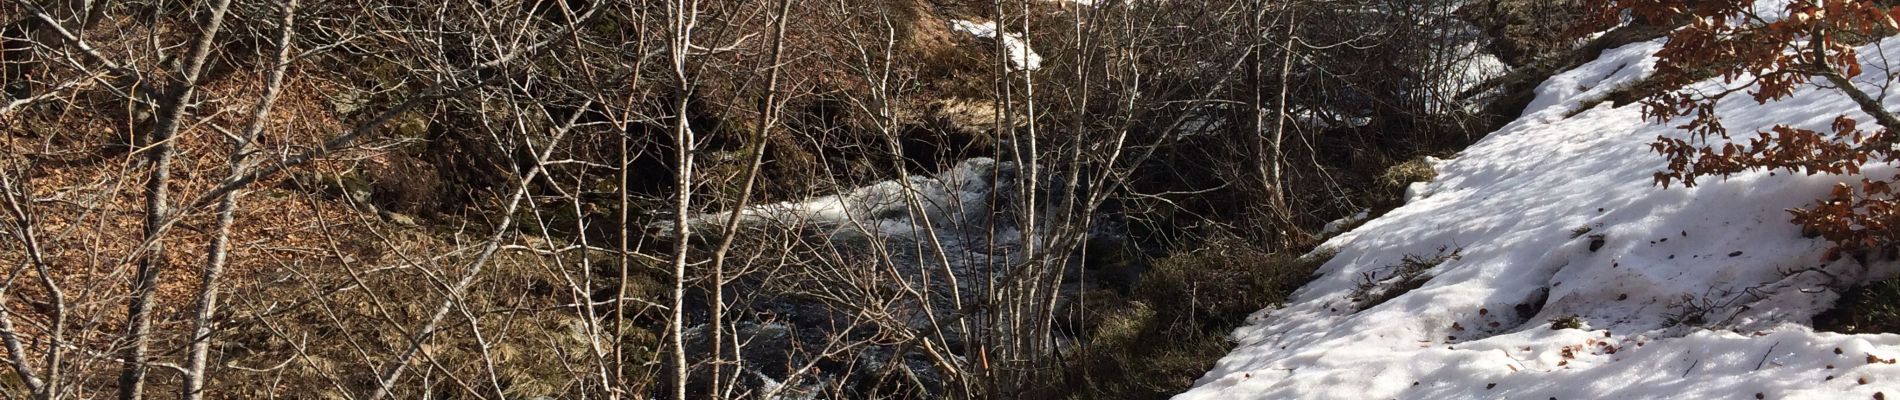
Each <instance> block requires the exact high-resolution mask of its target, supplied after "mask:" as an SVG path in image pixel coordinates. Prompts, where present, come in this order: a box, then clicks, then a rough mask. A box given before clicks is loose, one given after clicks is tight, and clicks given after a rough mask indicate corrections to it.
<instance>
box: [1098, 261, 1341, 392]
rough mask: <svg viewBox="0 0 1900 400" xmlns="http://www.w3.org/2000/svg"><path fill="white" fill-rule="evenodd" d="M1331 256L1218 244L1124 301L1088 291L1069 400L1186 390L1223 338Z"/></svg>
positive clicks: (1166, 266)
mask: <svg viewBox="0 0 1900 400" xmlns="http://www.w3.org/2000/svg"><path fill="white" fill-rule="evenodd" d="M1334 254H1335V253H1334V252H1333V251H1330V250H1319V251H1316V252H1314V253H1312V254H1310V255H1307V256H1298V255H1291V254H1285V253H1271V252H1268V251H1265V250H1263V249H1262V248H1260V247H1259V246H1257V245H1254V244H1251V243H1247V242H1244V241H1241V240H1237V239H1219V240H1215V241H1213V242H1211V243H1209V244H1208V245H1206V246H1203V247H1201V248H1199V249H1198V250H1196V251H1192V252H1187V253H1180V254H1173V255H1169V256H1167V257H1165V258H1162V259H1160V260H1157V261H1156V262H1155V267H1154V269H1152V270H1150V271H1148V273H1147V274H1145V275H1144V277H1143V279H1142V280H1141V282H1140V283H1138V284H1136V285H1135V287H1134V288H1133V289H1132V290H1130V292H1129V293H1127V294H1126V295H1125V296H1123V295H1121V294H1118V293H1115V292H1114V291H1109V290H1103V291H1097V292H1091V293H1090V294H1089V295H1088V296H1086V298H1085V299H1084V300H1085V301H1084V302H1083V303H1082V304H1083V305H1084V307H1081V308H1082V310H1080V312H1079V313H1077V314H1079V315H1080V316H1081V318H1082V319H1084V320H1086V321H1088V322H1086V323H1085V324H1084V326H1086V327H1087V329H1088V330H1089V332H1085V336H1084V337H1087V338H1088V339H1087V341H1086V343H1087V345H1086V346H1083V347H1082V348H1081V349H1080V350H1079V351H1077V352H1076V354H1075V357H1073V358H1071V359H1070V361H1069V363H1070V368H1069V371H1070V372H1069V373H1068V375H1069V381H1070V382H1068V383H1067V385H1068V386H1071V387H1075V388H1079V389H1074V390H1071V391H1069V393H1068V394H1067V396H1066V398H1070V399H1159V398H1166V397H1168V396H1171V395H1173V394H1175V393H1180V392H1181V391H1183V390H1186V389H1187V388H1188V387H1189V386H1190V385H1192V384H1193V383H1194V379H1196V378H1199V377H1200V376H1201V374H1203V373H1205V372H1206V371H1207V370H1208V368H1210V367H1211V366H1212V365H1213V363H1214V361H1215V360H1217V359H1219V358H1220V357H1221V356H1222V355H1225V354H1227V351H1228V350H1230V349H1231V348H1232V346H1233V344H1232V343H1231V342H1230V341H1229V340H1228V339H1227V334H1228V332H1231V331H1232V330H1233V329H1234V328H1237V327H1239V326H1241V325H1243V324H1245V323H1246V320H1247V316H1248V315H1251V314H1253V313H1254V312H1255V311H1258V310H1259V309H1260V308H1261V307H1263V306H1269V305H1278V304H1283V303H1285V302H1286V300H1287V299H1288V297H1289V296H1290V295H1291V294H1292V293H1293V291H1294V290H1295V289H1298V288H1299V287H1300V286H1303V285H1305V284H1306V283H1307V282H1308V281H1311V280H1312V276H1313V272H1314V271H1315V270H1317V269H1318V268H1319V266H1320V265H1322V264H1325V263H1326V261H1328V260H1330V259H1332V257H1333V255H1334Z"/></svg>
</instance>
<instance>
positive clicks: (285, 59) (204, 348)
mask: <svg viewBox="0 0 1900 400" xmlns="http://www.w3.org/2000/svg"><path fill="white" fill-rule="evenodd" d="M282 7H283V17H282V19H280V20H279V21H278V28H277V29H278V30H277V57H276V59H274V60H272V64H271V65H272V67H271V70H270V72H269V73H268V75H267V76H266V77H265V78H264V81H265V83H264V94H263V95H262V97H260V98H258V100H257V107H256V110H255V111H253V112H252V114H251V121H250V125H249V126H246V127H245V129H244V133H243V134H242V135H241V136H240V137H238V138H237V141H235V142H233V143H232V144H231V155H230V159H229V161H227V163H228V164H229V166H230V173H229V175H228V176H230V177H237V176H240V175H243V174H244V172H245V170H246V169H249V168H250V165H249V163H247V162H246V161H247V160H248V159H249V158H250V154H249V153H250V151H251V143H252V142H254V141H256V139H257V137H258V135H260V134H262V133H263V131H264V127H265V125H267V122H268V118H269V117H270V112H271V105H272V104H274V103H276V101H277V95H278V93H280V92H281V91H282V88H283V86H284V74H285V73H286V71H287V70H289V69H290V48H291V42H290V40H291V34H292V32H293V31H294V30H293V29H292V28H293V27H294V25H295V22H296V15H297V0H289V1H287V2H285V3H284V4H283V5H282ZM237 194H238V192H237V191H230V192H226V193H225V194H224V198H223V199H221V200H219V202H218V217H217V218H218V221H217V225H216V227H214V228H213V230H212V232H213V233H212V237H211V243H210V244H209V245H208V246H207V247H208V249H206V255H205V258H206V259H205V267H204V271H203V272H202V274H201V275H200V281H201V283H200V285H201V287H200V288H199V289H198V306H197V312H196V316H195V317H194V318H193V319H192V325H193V327H194V328H193V329H192V336H191V348H190V350H189V353H188V356H187V360H188V361H187V363H186V365H185V368H186V369H185V383H184V389H183V391H184V393H183V395H182V396H180V397H182V398H184V399H186V400H198V399H202V398H204V388H205V379H206V376H205V373H206V370H205V363H206V361H207V359H208V358H209V357H210V352H211V333H212V330H213V328H214V327H215V326H216V321H213V318H215V317H216V315H217V312H218V289H219V287H218V285H219V284H220V283H219V282H218V278H219V277H220V274H222V273H223V272H224V266H225V264H226V262H227V260H228V259H229V257H230V249H229V247H230V241H231V225H232V223H233V221H234V220H235V218H236V217H235V214H236V211H237Z"/></svg>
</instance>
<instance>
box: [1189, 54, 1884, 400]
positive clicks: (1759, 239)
mask: <svg viewBox="0 0 1900 400" xmlns="http://www.w3.org/2000/svg"><path fill="white" fill-rule="evenodd" d="M1883 44H1884V46H1868V47H1865V48H1862V49H1861V50H1860V51H1861V54H1862V58H1863V59H1865V60H1882V59H1893V58H1900V40H1895V39H1889V40H1886V41H1884V42H1883ZM1659 47H1660V44H1659V42H1651V43H1639V44H1634V45H1630V46H1625V47H1623V48H1619V49H1615V50H1612V51H1609V52H1606V53H1604V55H1603V57H1601V58H1600V59H1598V60H1596V61H1594V62H1592V63H1590V64H1587V65H1584V66H1582V67H1580V68H1578V69H1576V70H1573V71H1569V72H1566V73H1564V74H1561V75H1559V76H1556V77H1553V78H1551V79H1550V80H1549V81H1547V82H1546V83H1544V85H1543V86H1542V87H1540V88H1539V94H1538V99H1537V100H1536V101H1535V102H1534V103H1533V104H1532V105H1531V107H1530V108H1528V109H1527V110H1526V112H1525V115H1524V116H1523V117H1522V118H1520V119H1518V120H1517V121H1516V122H1513V123H1512V124H1510V125H1509V126H1506V127H1504V128H1503V129H1500V130H1499V131H1497V132H1495V133H1492V134H1491V135H1490V136H1489V137H1487V138H1485V139H1484V140H1483V141H1481V142H1479V143H1478V144H1476V145H1474V146H1472V147H1471V148H1470V149H1468V150H1467V151H1465V152H1464V153H1463V154H1462V155H1461V156H1459V157H1458V158H1456V159H1453V160H1450V161H1448V162H1445V163H1443V164H1441V165H1440V168H1439V169H1440V171H1439V172H1440V174H1439V179H1438V180H1437V181H1436V182H1433V183H1430V184H1428V185H1425V186H1424V187H1423V188H1422V190H1421V196H1420V197H1419V198H1417V199H1415V200H1413V201H1412V202H1411V203H1409V204H1407V205H1405V206H1403V207H1401V208H1399V209H1396V210H1393V211H1392V212H1390V213H1388V214H1386V215H1384V216H1382V217H1379V218H1376V219H1373V220H1371V221H1368V222H1367V223H1365V224H1364V225H1363V226H1361V227H1359V228H1357V229H1355V230H1353V231H1351V232H1347V233H1345V234H1342V235H1340V236H1339V237H1336V238H1334V239H1332V240H1330V241H1328V242H1327V243H1326V244H1324V245H1323V246H1324V247H1328V248H1333V249H1337V250H1338V255H1337V256H1335V257H1334V258H1333V259H1332V260H1331V261H1330V262H1328V263H1327V264H1326V265H1325V266H1323V267H1322V268H1321V269H1320V272H1321V273H1322V274H1323V275H1322V276H1320V277H1319V279H1318V280H1316V281H1314V282H1312V283H1311V284H1309V285H1307V286H1306V287H1305V288H1303V289H1301V290H1300V291H1299V292H1298V293H1296V294H1295V296H1294V300H1293V301H1292V302H1290V304H1288V305H1287V306H1286V307H1284V308H1278V309H1269V310H1264V311H1262V312H1260V313H1258V314H1256V315H1254V316H1253V319H1252V324H1251V325H1250V326H1247V327H1244V328H1241V329H1239V330H1237V331H1236V332H1235V333H1234V337H1235V339H1236V340H1238V341H1239V347H1238V348H1237V349H1235V350H1234V351H1233V352H1232V353H1231V354H1229V355H1228V356H1226V357H1225V358H1223V359H1221V360H1220V362H1219V363H1218V364H1217V365H1216V366H1215V367H1214V370H1213V371H1211V372H1208V373H1207V375H1206V376H1205V377H1203V378H1202V379H1201V380H1200V381H1199V382H1197V384H1196V387H1194V388H1193V389H1192V390H1190V391H1189V392H1187V393H1184V394H1182V395H1180V396H1178V397H1176V398H1177V399H1182V400H1191V399H1236V398H1246V399H1328V398H1339V399H1389V398H1400V399H1445V398H1498V399H1546V398H1556V399H1598V398H1692V399H1750V398H1770V399H1784V398H1806V399H1867V398H1875V397H1874V396H1875V394H1876V393H1883V395H1884V396H1885V397H1886V398H1900V397H1896V396H1900V365H1896V364H1893V363H1892V361H1893V360H1894V359H1895V358H1896V357H1900V335H1891V334H1883V335H1842V334H1832V333H1817V332H1813V331H1812V330H1811V329H1809V328H1807V327H1806V324H1807V323H1808V322H1809V320H1810V319H1811V318H1812V316H1813V315H1814V314H1816V313H1818V312H1821V311H1823V310H1826V309H1827V308H1829V307H1831V305H1832V303H1833V301H1834V300H1835V299H1836V298H1837V297H1838V296H1837V295H1836V294H1835V293H1834V292H1831V291H1829V290H1827V289H1828V287H1829V285H1835V284H1841V283H1846V282H1857V281H1864V280H1869V279H1879V278H1884V277H1888V276H1891V275H1892V274H1893V266H1891V265H1876V266H1871V267H1864V266H1862V265H1859V264H1858V263H1857V262H1855V261H1853V260H1852V259H1851V258H1844V259H1842V261H1837V262H1831V263H1829V262H1823V261H1821V259H1822V257H1821V255H1822V253H1823V252H1824V251H1825V250H1826V249H1827V247H1828V246H1829V245H1828V243H1826V242H1825V241H1821V240H1819V239H1807V238H1803V237H1801V234H1800V232H1799V229H1798V228H1797V227H1796V226H1794V225H1793V224H1790V223H1789V222H1788V221H1789V214H1788V213H1787V212H1786V211H1785V210H1786V209H1788V208H1793V207H1801V206H1805V205H1808V204H1811V203H1812V202H1813V201H1814V200H1815V199H1816V198H1818V197H1819V196H1821V195H1823V194H1825V193H1826V191H1827V189H1828V188H1829V186H1830V185H1833V184H1834V183H1836V182H1839V181H1841V180H1842V179H1841V178H1838V177H1828V176H1801V175H1800V174H1788V173H1786V172H1780V173H1768V172H1760V173H1749V174H1742V175H1737V176H1735V177H1733V178H1731V179H1728V180H1721V179H1714V178H1712V179H1707V180H1706V181H1705V182H1704V183H1703V184H1702V185H1699V186H1697V187H1694V188H1683V187H1681V186H1680V185H1677V186H1675V187H1672V188H1669V189H1666V190H1665V189H1663V188H1661V187H1657V186H1654V185H1653V180H1652V179H1653V178H1652V174H1653V173H1655V172H1656V171H1657V170H1659V169H1661V168H1662V167H1663V165H1662V158H1661V156H1658V155H1656V154H1654V153H1652V152H1650V150H1649V147H1648V146H1649V144H1650V142H1652V141H1654V140H1655V138H1656V137H1657V136H1670V137H1680V136H1682V135H1683V132H1681V131H1680V130H1677V129H1675V128H1673V126H1675V125H1678V124H1671V123H1654V122H1650V121H1646V120H1644V119H1643V118H1642V116H1641V107H1640V106H1635V105H1631V106H1625V107H1621V108H1616V107H1613V106H1612V105H1610V104H1607V103H1604V104H1598V103H1599V102H1597V101H1595V100H1597V99H1601V98H1603V96H1605V95H1606V94H1607V93H1609V92H1610V91H1612V90H1614V89H1615V88H1616V87H1618V86H1619V85H1624V84H1629V83H1631V82H1634V81H1636V80H1638V79H1640V78H1642V77H1643V76H1645V75H1646V74H1648V73H1649V72H1651V71H1652V70H1653V69H1654V60H1653V58H1651V57H1650V54H1651V53H1653V52H1654V51H1655V50H1656V49H1657V48H1659ZM1883 49H1885V50H1884V52H1883ZM1883 53H1884V54H1883ZM1866 70H1867V71H1883V69H1881V68H1878V67H1872V66H1870V67H1868V68H1866ZM1880 75H1884V74H1879V73H1869V74H1868V77H1864V79H1878V78H1871V77H1872V76H1880ZM1864 85H1867V87H1869V88H1871V87H1872V83H1864ZM1699 87H1701V88H1704V89H1718V88H1720V87H1721V86H1720V83H1719V82H1705V83H1704V84H1701V85H1699ZM1875 92H1877V90H1875ZM1887 102H1888V104H1889V106H1890V107H1896V108H1900V99H1897V98H1894V97H1891V96H1890V97H1889V98H1888V99H1887ZM1719 109H1720V114H1721V115H1722V116H1723V117H1724V122H1725V124H1726V125H1727V126H1728V127H1729V128H1730V129H1731V131H1734V132H1741V133H1746V132H1751V131H1755V130H1758V129H1762V128H1767V127H1769V126H1772V125H1773V124H1775V123H1789V124H1792V125H1797V126H1800V127H1804V128H1811V129H1817V130H1825V129H1826V128H1827V126H1828V123H1829V122H1830V121H1831V120H1832V119H1833V118H1834V117H1836V116H1838V115H1841V114H1843V113H1846V114H1849V115H1852V116H1857V117H1863V118H1864V115H1861V114H1860V113H1859V112H1858V111H1856V108H1855V107H1854V106H1853V105H1852V104H1851V103H1850V102H1849V100H1847V98H1846V96H1843V95H1840V94H1839V93H1838V92H1835V91H1830V90H1826V89H1818V88H1808V89H1804V91H1803V92H1802V93H1800V94H1798V95H1796V96H1794V97H1792V98H1790V99H1787V100H1784V101H1780V102H1775V103H1769V104H1765V105H1764V104H1756V103H1755V102H1754V101H1753V100H1751V99H1750V98H1749V97H1748V96H1745V95H1736V96H1730V97H1729V99H1728V100H1727V101H1724V102H1722V103H1721V104H1720V105H1719ZM1863 120H1864V119H1863ZM1893 171H1894V170H1893V168H1892V167H1891V166H1880V167H1877V168H1870V169H1869V170H1868V171H1867V172H1868V174H1869V175H1878V176H1885V175H1884V174H1891V173H1893ZM1441 249H1442V250H1441ZM1460 249H1461V250H1460ZM1454 250H1456V254H1457V255H1458V257H1456V258H1450V257H1445V258H1447V259H1446V260H1444V261H1443V262H1442V263H1441V264H1439V265H1437V266H1436V267H1433V268H1431V269H1429V270H1426V271H1425V272H1424V277H1425V278H1426V279H1428V280H1426V281H1424V282H1423V284H1422V285H1420V286H1418V287H1417V288H1416V289H1413V290H1410V291H1407V292H1404V294H1402V295H1399V296H1397V297H1395V298H1392V299H1391V300H1389V301H1385V302H1383V303H1378V304H1376V305H1371V306H1370V307H1369V308H1365V309H1364V310H1360V308H1361V307H1365V306H1366V305H1367V304H1369V303H1372V302H1371V301H1355V300H1353V297H1354V293H1355V292H1356V289H1359V288H1361V285H1362V284H1366V283H1368V282H1371V283H1372V285H1371V286H1372V287H1377V288H1380V289H1382V288H1387V287H1392V286H1394V285H1395V284H1396V282H1397V281H1396V280H1385V281H1381V280H1382V279H1385V278H1386V277H1388V276H1392V275H1393V274H1395V273H1396V272H1397V271H1394V267H1393V266H1395V265H1399V264H1401V260H1402V259H1403V258H1404V257H1406V256H1408V255H1411V256H1415V257H1417V258H1424V259H1430V258H1435V257H1437V256H1448V255H1450V254H1451V253H1453V251H1454ZM1380 289H1374V290H1373V291H1374V292H1377V291H1378V290H1380ZM1361 297H1364V296H1361ZM1572 315H1574V316H1576V317H1575V318H1574V319H1571V318H1566V317H1569V316H1572ZM1554 320H1562V321H1563V322H1564V323H1563V324H1561V325H1566V326H1568V325H1572V324H1575V325H1579V326H1580V327H1581V329H1576V328H1565V329H1555V328H1553V325H1560V324H1556V323H1554V322H1553V321H1554ZM1758 396H1759V397H1758Z"/></svg>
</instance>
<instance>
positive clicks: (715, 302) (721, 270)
mask: <svg viewBox="0 0 1900 400" xmlns="http://www.w3.org/2000/svg"><path fill="white" fill-rule="evenodd" d="M791 12H792V1H791V0H779V3H778V14H777V15H775V16H774V17H775V18H774V20H775V21H776V22H774V24H775V25H774V27H773V32H772V56H771V57H772V58H771V61H770V62H771V64H769V65H768V66H767V67H766V68H767V71H768V72H767V73H766V75H767V76H766V79H765V103H763V104H761V105H760V106H759V120H758V122H757V124H758V125H757V126H755V127H754V128H753V132H752V143H753V149H752V159H751V160H748V161H747V163H746V174H745V181H744V183H743V184H742V185H741V186H740V188H739V197H738V199H737V201H735V202H734V204H733V206H732V212H731V216H730V217H728V218H726V223H725V228H724V231H723V232H720V233H721V234H722V235H723V236H722V237H721V238H720V239H719V246H718V247H716V248H714V249H713V259H712V296H711V301H710V303H711V305H712V312H711V318H712V330H711V332H712V339H711V343H712V356H711V357H712V362H711V364H710V365H709V366H710V369H711V373H710V374H709V376H711V377H712V379H711V387H710V390H708V391H707V392H706V393H707V396H709V397H711V398H712V399H713V400H720V399H723V398H726V396H727V395H728V394H729V393H725V391H722V390H720V385H721V380H720V375H719V369H720V364H722V363H724V362H725V353H724V350H725V349H724V341H723V340H720V338H719V337H720V335H722V334H724V332H725V313H726V297H725V289H726V260H727V258H728V255H729V254H730V253H731V251H732V241H733V239H734V238H735V237H737V236H738V235H737V232H738V228H739V221H740V219H741V217H743V216H745V208H746V206H747V204H748V203H749V202H750V201H751V199H752V191H753V188H754V187H755V186H757V183H758V180H759V168H760V167H762V166H763V165H764V164H765V151H766V150H767V149H768V148H769V146H770V145H771V140H770V133H771V132H772V124H774V123H777V114H778V109H779V104H778V101H779V100H778V96H779V76H780V71H781V70H782V68H780V65H781V64H783V63H784V62H785V25H786V20H787V19H789V18H791ZM682 114H684V112H683V110H682ZM733 351H734V352H735V355H736V353H737V351H738V349H733ZM733 374H734V375H735V376H736V375H738V372H737V371H734V372H733Z"/></svg>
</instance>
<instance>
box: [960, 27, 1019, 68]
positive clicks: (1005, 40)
mask: <svg viewBox="0 0 1900 400" xmlns="http://www.w3.org/2000/svg"><path fill="white" fill-rule="evenodd" d="M950 25H951V27H952V28H955V29H956V30H959V31H964V32H967V33H969V34H971V35H975V36H976V37H979V38H984V39H996V38H997V30H996V23H995V22H984V23H980V24H979V23H975V22H970V21H961V20H959V21H955V22H952V23H951V24H950ZM999 41H1000V42H1001V43H1002V46H1003V48H1004V51H1006V52H1008V53H1009V64H1010V66H1013V67H1015V68H1016V69H1017V70H1021V71H1035V70H1037V69H1040V68H1042V56H1039V55H1036V51H1035V50H1032V49H1030V48H1029V44H1028V43H1025V42H1023V39H1022V37H1019V36H1016V35H1014V34H1011V33H1007V32H1005V33H1003V34H1002V39H1001V40H999Z"/></svg>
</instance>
